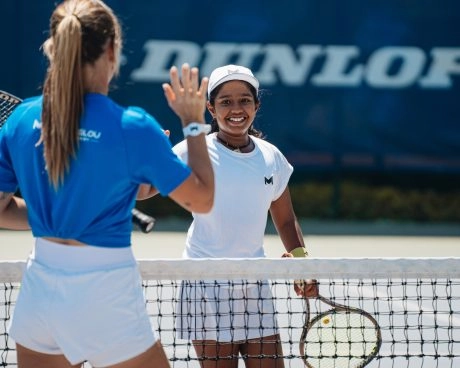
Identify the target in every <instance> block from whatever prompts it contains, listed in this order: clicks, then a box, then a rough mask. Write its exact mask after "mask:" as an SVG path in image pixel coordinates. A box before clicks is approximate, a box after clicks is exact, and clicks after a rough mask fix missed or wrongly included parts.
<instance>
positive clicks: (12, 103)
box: [0, 90, 155, 233]
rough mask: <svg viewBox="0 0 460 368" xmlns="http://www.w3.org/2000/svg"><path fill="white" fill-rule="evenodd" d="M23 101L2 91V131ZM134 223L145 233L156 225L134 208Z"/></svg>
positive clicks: (153, 220)
mask: <svg viewBox="0 0 460 368" xmlns="http://www.w3.org/2000/svg"><path fill="white" fill-rule="evenodd" d="M21 102H22V100H21V99H20V98H19V97H16V96H14V95H12V94H11V93H8V92H5V91H2V90H0V129H1V128H2V126H3V124H4V123H5V121H6V119H8V116H10V115H11V113H12V112H13V110H14V109H15V108H16V106H18V105H19V104H20V103H21ZM131 213H132V221H133V224H134V225H135V226H136V227H137V228H139V229H140V230H141V231H142V232H144V233H149V232H150V231H152V229H153V227H154V225H155V219H154V218H153V217H151V216H148V215H146V214H145V213H143V212H141V211H139V210H138V209H136V208H133V210H132V211H131Z"/></svg>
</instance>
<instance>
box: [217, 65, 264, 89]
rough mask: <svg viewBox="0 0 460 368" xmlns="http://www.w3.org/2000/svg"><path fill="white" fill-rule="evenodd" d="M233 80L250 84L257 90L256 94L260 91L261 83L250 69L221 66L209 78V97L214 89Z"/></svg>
mask: <svg viewBox="0 0 460 368" xmlns="http://www.w3.org/2000/svg"><path fill="white" fill-rule="evenodd" d="M232 80H241V81H245V82H248V83H249V84H250V85H251V86H253V87H254V88H255V89H256V92H258V90H259V81H258V80H257V79H256V77H254V74H252V72H251V70H250V69H248V68H246V67H244V66H241V65H233V64H230V65H225V66H221V67H219V68H216V69H214V70H213V71H212V73H211V75H210V76H209V83H208V97H209V95H210V94H211V92H212V91H213V90H214V88H216V87H217V86H219V85H221V84H222V83H225V82H228V81H232Z"/></svg>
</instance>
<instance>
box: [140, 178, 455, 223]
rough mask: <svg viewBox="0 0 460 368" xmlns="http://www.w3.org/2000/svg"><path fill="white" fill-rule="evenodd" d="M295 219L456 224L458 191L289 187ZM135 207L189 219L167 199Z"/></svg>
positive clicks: (323, 184)
mask: <svg viewBox="0 0 460 368" xmlns="http://www.w3.org/2000/svg"><path fill="white" fill-rule="evenodd" d="M290 191H291V197H292V202H293V205H294V209H295V211H296V214H297V217H299V218H312V219H341V220H381V219H388V220H398V221H399V220H401V221H419V222H460V188H458V189H450V190H435V189H408V188H398V187H397V186H391V185H371V184H363V183H357V182H355V181H343V182H340V183H339V184H336V185H334V184H333V183H331V182H307V183H305V182H303V183H294V184H292V185H291V186H290ZM137 207H138V208H139V209H141V210H143V211H145V212H146V213H148V214H150V215H152V216H156V217H169V216H179V217H189V216H190V215H189V214H188V213H187V212H186V211H185V210H183V209H182V208H181V207H179V206H178V205H177V204H175V203H174V202H173V201H172V200H170V199H169V198H162V197H160V196H157V197H155V198H151V199H148V200H145V201H139V202H138V203H137Z"/></svg>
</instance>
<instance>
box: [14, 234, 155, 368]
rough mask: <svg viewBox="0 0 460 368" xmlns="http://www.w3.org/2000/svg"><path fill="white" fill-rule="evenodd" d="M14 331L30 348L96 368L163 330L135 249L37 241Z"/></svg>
mask: <svg viewBox="0 0 460 368" xmlns="http://www.w3.org/2000/svg"><path fill="white" fill-rule="evenodd" d="M9 334H10V336H11V337H12V338H13V340H15V341H16V342H17V343H19V344H21V345H23V346H25V347H26V348H29V349H32V350H35V351H37V352H41V353H46V354H63V355H65V357H66V358H67V359H68V360H69V361H70V363H71V364H78V363H80V362H83V361H85V360H86V361H88V362H89V363H90V364H91V365H92V366H95V367H105V366H108V365H113V364H116V363H120V362H123V361H125V360H128V359H131V358H133V357H135V356H137V355H139V354H141V353H143V352H144V351H146V350H147V349H148V348H150V347H151V346H152V345H153V344H154V343H155V342H156V340H157V336H156V335H155V334H154V332H153V330H152V327H151V324H150V320H149V317H148V314H147V311H146V308H145V300H144V294H143V289H142V281H141V277H140V273H139V270H138V267H137V263H136V261H135V259H134V256H133V254H132V250H131V247H128V248H103V247H94V246H81V247H80V246H65V245H61V244H56V243H53V242H49V241H46V240H44V239H37V240H36V244H35V247H34V251H33V253H32V254H31V256H30V257H29V260H28V262H27V267H26V270H25V272H24V276H23V280H22V283H21V289H20V292H19V296H18V299H17V303H16V306H15V309H14V315H13V318H12V322H11V326H10V329H9Z"/></svg>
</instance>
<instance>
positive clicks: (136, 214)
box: [131, 208, 155, 233]
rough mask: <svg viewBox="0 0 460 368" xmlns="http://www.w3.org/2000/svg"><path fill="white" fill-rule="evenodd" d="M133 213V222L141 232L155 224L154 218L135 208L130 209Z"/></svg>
mask: <svg viewBox="0 0 460 368" xmlns="http://www.w3.org/2000/svg"><path fill="white" fill-rule="evenodd" d="M131 214H132V215H133V224H134V225H136V226H137V227H138V228H139V229H141V231H142V232H143V233H149V232H150V231H152V229H153V226H154V225H155V219H154V218H153V217H151V216H149V215H146V214H145V213H143V212H141V211H139V210H138V209H137V208H133V209H132V210H131Z"/></svg>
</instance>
